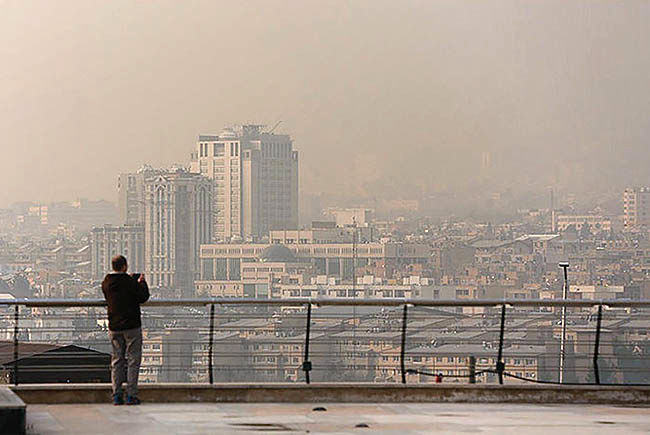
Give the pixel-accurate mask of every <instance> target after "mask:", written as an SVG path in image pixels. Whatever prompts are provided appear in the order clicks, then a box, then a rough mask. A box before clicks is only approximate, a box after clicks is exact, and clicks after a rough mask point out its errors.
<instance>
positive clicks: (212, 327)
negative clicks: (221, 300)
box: [208, 304, 214, 385]
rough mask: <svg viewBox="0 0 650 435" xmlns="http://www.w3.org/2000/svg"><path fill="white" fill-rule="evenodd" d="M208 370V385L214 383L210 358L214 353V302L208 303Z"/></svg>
mask: <svg viewBox="0 0 650 435" xmlns="http://www.w3.org/2000/svg"><path fill="white" fill-rule="evenodd" d="M208 340H209V341H208V352H209V354H208V371H209V375H208V377H209V378H210V385H212V384H213V383H214V374H213V373H212V371H213V369H212V367H213V366H212V364H213V362H212V358H213V355H214V351H213V348H212V346H213V343H214V304H210V337H209V338H208Z"/></svg>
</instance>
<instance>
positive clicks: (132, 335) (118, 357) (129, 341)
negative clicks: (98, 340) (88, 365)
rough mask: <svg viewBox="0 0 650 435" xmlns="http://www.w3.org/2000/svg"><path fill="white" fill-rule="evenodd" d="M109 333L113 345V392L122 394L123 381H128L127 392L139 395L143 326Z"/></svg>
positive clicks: (130, 394) (131, 394)
mask: <svg viewBox="0 0 650 435" xmlns="http://www.w3.org/2000/svg"><path fill="white" fill-rule="evenodd" d="M109 335H110V338H111V345H112V347H113V357H112V358H111V379H112V380H113V394H122V383H123V382H124V381H126V382H127V389H126V393H127V394H128V395H129V396H137V395H138V375H139V374H140V361H141V360H142V328H136V329H127V330H125V331H109Z"/></svg>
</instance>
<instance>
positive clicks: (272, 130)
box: [268, 121, 282, 134]
mask: <svg viewBox="0 0 650 435" xmlns="http://www.w3.org/2000/svg"><path fill="white" fill-rule="evenodd" d="M280 124H282V121H278V122H276V123H275V125H274V126H273V128H272V129H270V130H269V131H268V134H271V133H273V132H274V131H275V129H276V128H278V125H280Z"/></svg>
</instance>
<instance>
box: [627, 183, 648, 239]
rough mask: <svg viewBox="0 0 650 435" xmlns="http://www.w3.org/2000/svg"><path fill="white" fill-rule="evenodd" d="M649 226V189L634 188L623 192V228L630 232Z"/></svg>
mask: <svg viewBox="0 0 650 435" xmlns="http://www.w3.org/2000/svg"><path fill="white" fill-rule="evenodd" d="M649 224H650V187H634V188H628V189H625V191H624V192H623V226H624V228H625V229H626V230H632V229H635V228H639V227H644V226H648V225H649Z"/></svg>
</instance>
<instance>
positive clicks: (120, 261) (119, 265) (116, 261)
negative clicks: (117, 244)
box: [111, 255, 126, 272]
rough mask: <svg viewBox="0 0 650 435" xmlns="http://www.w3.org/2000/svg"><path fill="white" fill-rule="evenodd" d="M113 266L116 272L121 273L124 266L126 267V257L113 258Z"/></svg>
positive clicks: (117, 256)
mask: <svg viewBox="0 0 650 435" xmlns="http://www.w3.org/2000/svg"><path fill="white" fill-rule="evenodd" d="M111 266H113V270H114V271H115V272H121V271H122V269H124V266H126V258H124V255H116V256H115V257H113V259H112V260H111Z"/></svg>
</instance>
